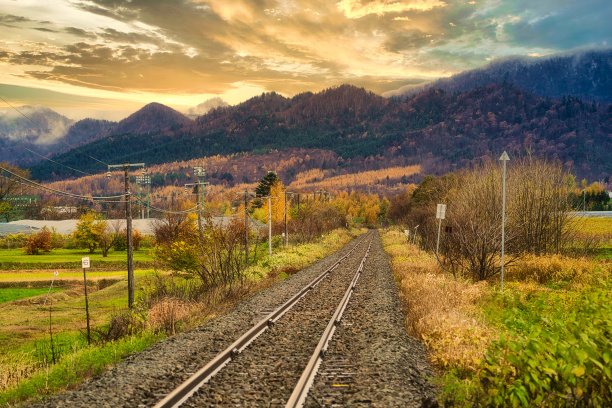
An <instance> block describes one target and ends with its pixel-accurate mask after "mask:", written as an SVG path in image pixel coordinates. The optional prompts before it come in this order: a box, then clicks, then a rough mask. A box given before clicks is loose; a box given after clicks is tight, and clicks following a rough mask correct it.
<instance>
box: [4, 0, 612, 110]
mask: <svg viewBox="0 0 612 408" xmlns="http://www.w3.org/2000/svg"><path fill="white" fill-rule="evenodd" d="M3 12H4V14H2V13H3ZM611 12H612V8H611V7H609V6H608V5H607V2H605V1H604V0H584V1H581V2H577V1H571V0H540V1H537V2H533V1H530V0H516V1H512V2H510V1H499V0H478V1H467V2H466V1H460V2H459V1H453V2H451V1H446V0H408V1H404V0H334V1H327V0H233V1H227V0H172V1H170V0H167V1H162V0H87V1H81V0H57V1H56V2H53V4H52V6H51V5H49V4H47V3H46V2H41V3H40V4H38V5H37V6H36V7H25V6H22V5H21V4H20V2H10V6H7V5H5V4H3V0H0V34H2V36H0V50H1V51H0V61H2V63H4V66H3V68H6V69H3V72H0V80H1V81H3V82H10V80H11V79H12V78H15V79H19V81H22V83H23V82H26V81H30V82H28V83H29V84H44V85H45V86H47V87H52V86H55V85H54V84H61V85H62V86H67V87H72V88H71V89H79V90H82V89H86V90H89V92H98V90H105V91H108V92H115V93H116V94H117V95H118V97H120V98H127V97H133V98H134V99H136V98H141V97H142V95H143V94H147V95H149V94H151V95H158V96H159V98H156V99H158V100H161V99H163V98H166V97H167V98H175V100H179V99H180V100H181V101H183V102H181V104H182V105H183V107H184V108H183V109H187V107H189V106H193V105H195V104H196V103H197V101H201V100H205V99H209V98H212V97H214V96H215V95H219V96H222V97H223V98H224V99H225V100H229V101H231V102H232V103H234V102H235V101H236V99H238V98H239V97H238V96H237V95H238V94H239V93H240V92H244V93H243V95H244V97H245V98H246V97H248V96H252V93H253V92H254V89H257V90H268V91H277V92H280V93H282V94H284V95H287V96H289V95H292V94H294V93H299V92H304V91H317V90H320V89H324V88H327V87H330V86H333V85H338V84H341V83H347V82H349V83H353V84H357V85H361V86H365V87H367V88H368V89H371V90H374V91H376V92H386V91H389V90H392V89H397V88H400V87H401V86H403V85H407V84H413V83H417V84H420V83H422V82H423V81H427V80H432V79H436V78H438V77H441V76H448V75H451V74H454V73H457V72H459V71H461V70H465V69H470V68H476V67H478V66H481V65H483V64H485V63H487V62H488V61H490V60H491V59H495V58H500V57H504V56H508V55H515V54H519V55H528V54H534V53H537V54H541V55H546V54H550V53H553V52H558V51H563V50H569V49H572V48H575V47H584V46H592V45H601V44H605V43H607V44H610V43H612V38H610V37H611V35H612V34H611V31H610V29H609V28H608V24H609V21H612V15H611V14H610V13H611ZM46 19H49V20H51V21H53V22H52V23H49V22H47V23H44V24H43V22H42V21H43V20H46ZM41 29H42V30H41ZM51 30H52V34H53V35H49V32H51ZM94 90H95V91H94ZM230 93H231V95H232V98H233V99H228V98H227V95H228V94H230ZM186 101H188V102H186Z"/></svg>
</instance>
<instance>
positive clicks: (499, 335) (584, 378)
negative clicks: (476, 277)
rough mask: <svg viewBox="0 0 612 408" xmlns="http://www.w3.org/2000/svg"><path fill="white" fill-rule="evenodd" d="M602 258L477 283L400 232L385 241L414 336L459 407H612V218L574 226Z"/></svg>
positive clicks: (533, 260) (567, 260) (522, 267)
mask: <svg viewBox="0 0 612 408" xmlns="http://www.w3.org/2000/svg"><path fill="white" fill-rule="evenodd" d="M577 222H578V223H579V227H580V230H581V231H582V233H583V234H590V235H594V236H596V237H598V238H601V239H600V242H601V243H603V246H604V247H603V248H601V249H600V250H599V251H597V254H598V255H597V256H589V257H567V256H560V255H550V256H539V257H536V256H528V257H525V258H523V259H521V260H520V261H518V262H517V263H516V264H514V265H512V266H511V267H509V268H508V269H507V284H506V285H505V288H504V292H503V293H500V290H499V281H498V279H499V277H496V278H494V279H493V280H491V281H489V282H486V281H485V282H478V283H472V282H470V281H467V280H463V279H457V280H456V279H454V278H453V277H452V276H450V275H448V274H445V273H443V272H442V271H440V270H439V268H438V266H437V264H436V261H435V259H434V258H433V257H432V256H431V255H430V254H427V253H425V252H422V251H420V250H419V249H418V248H416V247H415V246H412V245H408V244H406V239H405V237H404V236H403V234H402V233H401V232H400V231H395V230H389V231H386V232H385V233H384V234H383V242H384V245H385V250H386V251H387V252H388V253H389V254H390V255H391V257H392V267H393V271H394V274H395V277H396V280H397V282H398V286H399V287H400V290H401V292H402V296H403V298H404V300H405V306H406V315H407V318H406V324H407V329H408V330H409V332H410V333H411V334H413V335H414V336H416V337H418V338H420V339H421V340H422V341H423V342H424V343H425V344H426V346H427V347H428V349H429V352H430V358H431V360H432V362H433V363H434V364H435V366H436V367H437V368H438V369H439V378H437V381H438V382H439V384H440V387H441V395H440V400H441V402H442V403H444V404H449V405H453V406H564V405H567V406H602V407H603V406H610V405H612V389H611V387H612V385H611V384H612V376H611V362H610V358H611V354H612V333H611V328H612V305H611V303H610V299H611V297H610V295H611V293H612V291H611V289H612V284H611V283H612V280H611V271H612V257H611V256H610V249H611V245H610V244H611V242H610V239H609V238H610V231H612V220H610V219H587V220H578V221H577Z"/></svg>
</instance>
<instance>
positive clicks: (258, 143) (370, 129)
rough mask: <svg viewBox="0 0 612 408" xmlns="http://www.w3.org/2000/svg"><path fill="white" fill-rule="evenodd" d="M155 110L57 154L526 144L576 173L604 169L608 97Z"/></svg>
mask: <svg viewBox="0 0 612 408" xmlns="http://www.w3.org/2000/svg"><path fill="white" fill-rule="evenodd" d="M155 111H157V112H161V113H163V114H164V115H165V117H166V118H167V120H164V121H162V124H161V125H160V124H159V123H158V124H157V126H156V128H157V130H155V127H148V128H147V129H148V130H150V132H149V133H147V134H142V133H137V132H142V130H143V126H144V124H143V122H142V121H144V120H146V118H148V117H149V114H143V115H141V114H139V113H137V114H135V115H132V117H130V118H131V119H130V118H128V119H130V121H129V122H130V123H132V124H133V126H132V127H131V129H132V131H133V133H123V132H122V133H119V132H117V131H116V130H115V131H114V132H113V133H112V135H111V136H109V137H107V138H103V139H100V140H98V141H96V142H93V143H90V144H87V145H84V146H82V147H80V148H77V149H74V150H71V151H69V152H67V153H64V154H61V155H58V156H56V157H55V160H57V161H60V162H62V163H64V164H67V165H69V166H71V167H76V168H79V169H81V170H87V171H90V172H93V171H101V170H103V169H101V168H100V166H99V164H97V163H92V161H91V160H89V161H88V160H83V158H84V157H87V155H90V156H95V157H97V158H99V159H101V160H104V161H107V162H121V161H128V160H129V161H136V162H145V163H147V164H155V163H165V162H171V161H176V160H186V159H192V158H197V157H203V156H210V155H215V154H231V153H236V152H262V151H267V150H271V149H284V148H296V147H299V148H317V149H323V150H328V151H333V152H334V153H335V154H337V155H339V156H341V157H342V158H343V159H344V160H352V159H353V158H367V157H371V158H372V160H378V161H381V160H382V161H386V160H389V161H390V160H392V159H395V158H398V157H401V158H402V159H403V160H404V159H405V160H408V162H410V163H420V164H423V166H424V169H425V171H426V172H427V173H443V172H446V171H449V170H453V169H456V168H461V167H465V166H469V165H470V164H472V163H473V162H474V161H477V160H480V159H481V158H483V157H493V158H496V157H498V156H499V152H501V151H502V150H504V149H506V150H508V152H509V153H511V154H512V155H513V157H516V156H518V155H525V154H527V152H530V153H531V154H533V155H536V156H540V157H548V158H552V159H558V160H560V161H561V162H562V163H564V164H566V165H567V166H568V167H570V168H572V169H573V170H574V171H575V172H576V173H577V174H578V175H579V176H580V177H585V176H586V177H590V178H604V177H607V176H608V175H610V174H611V173H612V163H611V162H610V160H609V152H610V151H612V138H611V137H610V135H611V134H612V105H610V104H605V103H598V102H585V101H583V100H581V99H579V98H575V97H564V98H559V99H551V98H545V97H541V96H538V95H535V94H533V93H529V92H525V91H523V90H521V89H519V88H517V87H516V86H514V85H511V84H510V83H507V82H506V83H502V84H501V85H489V86H484V87H479V88H475V89H473V90H470V91H465V92H446V91H442V90H436V89H432V90H426V91H424V92H421V93H419V94H417V95H414V96H412V97H408V98H401V99H400V98H393V99H385V98H382V97H380V96H378V95H375V94H373V93H371V92H368V91H366V90H364V89H362V88H356V87H353V86H349V85H343V86H340V87H337V88H332V89H328V90H326V91H323V92H320V93H316V94H313V93H304V94H300V95H296V96H295V97H293V98H285V97H283V96H281V95H278V94H275V93H266V94H262V95H261V96H258V97H254V98H252V99H250V100H248V101H246V102H244V103H242V104H239V105H236V106H231V107H224V108H217V109H214V110H212V111H211V112H210V113H208V114H206V115H204V116H201V117H200V118H198V120H197V121H195V122H192V121H189V120H187V119H186V118H184V117H182V119H181V116H177V115H175V114H172V113H171V110H169V108H167V109H163V108H160V107H159V105H155ZM141 113H142V112H141ZM136 117H140V118H141V119H140V120H135V119H134V118H136ZM128 119H126V121H127V120H128ZM147 125H150V124H147ZM168 126H169V127H168ZM164 128H165V129H166V130H160V129H164ZM124 129H127V128H124ZM32 173H33V175H34V176H35V177H37V178H40V179H49V178H52V177H67V176H71V175H72V174H71V172H70V171H69V170H67V169H66V168H62V167H59V166H57V165H54V164H52V163H41V164H40V165H38V166H35V167H33V168H32Z"/></svg>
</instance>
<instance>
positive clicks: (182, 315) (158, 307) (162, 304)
mask: <svg viewBox="0 0 612 408" xmlns="http://www.w3.org/2000/svg"><path fill="white" fill-rule="evenodd" d="M196 307H197V304H195V303H190V302H185V301H183V300H180V299H176V298H164V299H161V300H160V301H158V302H157V303H155V304H153V305H152V306H151V308H150V309H149V313H148V322H149V325H150V326H151V327H152V328H153V330H154V331H155V332H160V331H162V332H164V333H166V334H169V335H174V334H176V333H177V331H178V330H179V329H180V325H181V323H182V322H184V321H185V320H186V319H187V318H189V317H190V316H191V314H192V312H193V310H194V308H196Z"/></svg>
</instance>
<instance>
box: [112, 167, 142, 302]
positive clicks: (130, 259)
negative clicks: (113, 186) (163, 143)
mask: <svg viewBox="0 0 612 408" xmlns="http://www.w3.org/2000/svg"><path fill="white" fill-rule="evenodd" d="M144 166H145V164H144V163H124V164H110V165H109V166H108V173H106V176H107V177H110V176H111V172H110V170H111V169H117V168H119V169H123V182H124V187H125V220H126V234H127V269H128V307H129V308H130V309H132V308H133V307H134V254H133V253H132V250H133V248H132V205H131V204H132V202H131V201H132V200H131V196H132V193H131V192H130V176H129V170H130V168H132V167H134V168H137V167H142V168H143V169H144Z"/></svg>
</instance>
